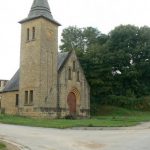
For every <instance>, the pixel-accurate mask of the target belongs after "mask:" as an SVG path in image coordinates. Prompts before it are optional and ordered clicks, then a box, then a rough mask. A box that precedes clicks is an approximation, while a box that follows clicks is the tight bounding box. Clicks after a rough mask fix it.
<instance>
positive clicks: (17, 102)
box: [16, 94, 19, 106]
mask: <svg viewBox="0 0 150 150" xmlns="http://www.w3.org/2000/svg"><path fill="white" fill-rule="evenodd" d="M18 105H19V94H16V106H18Z"/></svg>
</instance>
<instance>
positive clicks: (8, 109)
mask: <svg viewBox="0 0 150 150" xmlns="http://www.w3.org/2000/svg"><path fill="white" fill-rule="evenodd" d="M16 94H18V91H15V92H7V93H0V96H1V97H2V98H1V110H2V113H5V114H9V115H16V114H18V106H16Z"/></svg>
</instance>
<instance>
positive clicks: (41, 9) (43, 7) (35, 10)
mask: <svg viewBox="0 0 150 150" xmlns="http://www.w3.org/2000/svg"><path fill="white" fill-rule="evenodd" d="M39 17H44V18H46V19H48V20H50V21H52V22H53V23H55V24H57V25H60V24H59V23H58V22H57V21H55V20H54V19H53V16H52V14H51V11H50V7H49V4H48V1H47V0H34V1H33V4H32V7H31V10H30V12H29V15H28V17H27V18H26V19H24V20H22V21H20V23H23V22H26V21H29V20H33V19H36V18H39Z"/></svg>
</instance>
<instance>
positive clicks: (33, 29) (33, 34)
mask: <svg viewBox="0 0 150 150" xmlns="http://www.w3.org/2000/svg"><path fill="white" fill-rule="evenodd" d="M34 39H35V27H33V28H32V40H34Z"/></svg>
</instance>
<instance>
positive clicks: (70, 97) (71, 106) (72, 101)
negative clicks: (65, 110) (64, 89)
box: [67, 92, 76, 115]
mask: <svg viewBox="0 0 150 150" xmlns="http://www.w3.org/2000/svg"><path fill="white" fill-rule="evenodd" d="M67 102H68V106H69V111H70V115H75V114H76V96H75V94H74V93H72V92H71V93H69V95H68V99H67Z"/></svg>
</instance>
